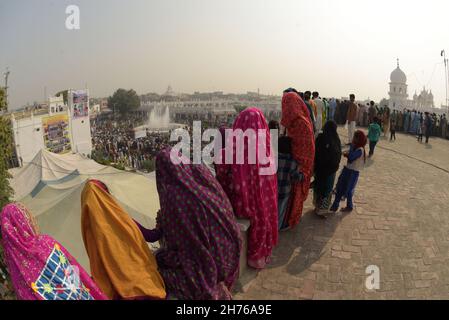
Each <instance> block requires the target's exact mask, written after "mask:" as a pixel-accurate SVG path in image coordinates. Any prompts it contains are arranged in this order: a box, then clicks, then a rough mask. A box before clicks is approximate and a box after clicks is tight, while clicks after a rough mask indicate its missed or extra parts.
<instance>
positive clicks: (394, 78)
mask: <svg viewBox="0 0 449 320" xmlns="http://www.w3.org/2000/svg"><path fill="white" fill-rule="evenodd" d="M390 81H391V82H393V83H407V76H406V75H405V73H404V71H402V70H401V69H400V68H399V65H398V67H397V68H396V69H394V70H393V72H392V73H391V75H390Z"/></svg>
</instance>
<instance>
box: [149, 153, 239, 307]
mask: <svg viewBox="0 0 449 320" xmlns="http://www.w3.org/2000/svg"><path fill="white" fill-rule="evenodd" d="M170 152H171V148H166V149H164V150H162V151H161V152H160V153H159V154H158V155H157V158H156V180H157V189H158V193H159V200H160V205H161V210H160V212H159V214H158V218H157V220H158V229H159V230H160V231H161V233H162V239H161V245H162V248H161V249H160V250H159V251H158V253H157V254H156V259H157V261H158V265H159V269H160V273H161V274H162V277H163V278H164V282H165V284H166V288H167V292H168V293H169V294H170V295H172V296H174V297H176V298H178V299H189V300H190V299H191V300H210V299H215V300H217V299H231V293H230V291H231V290H232V287H233V285H234V282H235V280H236V279H237V277H238V272H239V259H240V250H241V246H242V241H241V238H240V229H239V227H238V225H237V222H236V219H235V217H234V213H233V210H232V205H231V203H230V201H229V199H228V197H227V196H226V194H225V193H224V191H223V189H222V188H221V186H220V184H219V183H218V181H217V180H216V179H215V178H214V177H213V176H212V174H211V173H210V171H209V170H208V169H207V168H206V167H205V166H204V165H192V164H191V165H187V164H182V163H181V164H179V165H176V164H173V163H172V161H171V160H170Z"/></svg>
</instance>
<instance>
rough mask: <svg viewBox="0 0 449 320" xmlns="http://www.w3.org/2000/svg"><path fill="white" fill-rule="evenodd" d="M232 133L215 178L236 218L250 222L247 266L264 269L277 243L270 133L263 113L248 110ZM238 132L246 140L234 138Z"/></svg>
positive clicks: (275, 186) (274, 183)
mask: <svg viewBox="0 0 449 320" xmlns="http://www.w3.org/2000/svg"><path fill="white" fill-rule="evenodd" d="M233 132H234V135H233V138H232V139H233V143H232V148H231V143H230V142H231V140H227V141H226V142H227V146H226V148H225V149H223V156H222V162H221V164H217V165H216V170H217V179H218V181H219V182H220V184H221V185H222V187H223V189H224V190H225V192H226V194H227V195H228V196H229V199H230V200H231V203H232V207H233V208H234V213H235V215H236V216H237V217H240V218H245V219H249V220H250V223H251V225H250V227H249V230H248V255H247V256H248V265H249V266H250V267H252V268H256V269H263V268H264V267H265V266H266V264H267V263H268V262H269V258H270V256H271V252H272V249H273V247H274V246H275V245H276V244H277V241H278V203H277V176H276V169H275V167H276V165H275V162H274V153H273V150H272V148H271V143H270V131H269V129H268V125H267V122H266V120H265V117H264V115H263V114H262V112H261V111H260V110H259V109H256V108H248V109H246V110H244V111H242V112H241V113H240V114H239V116H238V117H237V119H236V120H235V122H234V126H233ZM239 132H241V133H242V134H246V135H247V136H248V137H249V138H248V139H247V138H245V137H244V136H243V137H241V139H237V138H238V133H239ZM260 133H263V134H260ZM230 139H231V138H230ZM237 140H239V141H240V142H238V141H237ZM250 146H252V147H250ZM238 154H240V155H242V157H241V159H238V158H240V157H237V155H238ZM250 155H251V156H250ZM226 158H228V161H226ZM251 158H252V159H251ZM231 159H232V161H230V160H231ZM237 160H242V161H237ZM251 160H253V161H251Z"/></svg>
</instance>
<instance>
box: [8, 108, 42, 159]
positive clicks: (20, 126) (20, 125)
mask: <svg viewBox="0 0 449 320" xmlns="http://www.w3.org/2000/svg"><path fill="white" fill-rule="evenodd" d="M44 116H47V115H44ZM42 118H43V116H42V115H40V116H32V117H28V118H24V119H19V120H13V128H14V141H15V144H16V150H17V157H18V158H19V159H20V157H22V161H23V164H24V165H26V162H31V160H33V158H34V156H35V155H36V154H37V153H38V152H39V151H40V150H41V149H42V148H44V135H43V128H42Z"/></svg>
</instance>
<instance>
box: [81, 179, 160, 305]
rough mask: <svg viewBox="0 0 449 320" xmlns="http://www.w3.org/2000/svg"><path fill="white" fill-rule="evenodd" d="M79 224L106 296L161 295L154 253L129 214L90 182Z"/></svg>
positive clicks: (93, 274) (94, 270) (94, 276)
mask: <svg viewBox="0 0 449 320" xmlns="http://www.w3.org/2000/svg"><path fill="white" fill-rule="evenodd" d="M81 207H82V209H81V210H82V216H81V228H82V233H83V240H84V245H85V247H86V251H87V254H88V256H89V260H90V268H91V272H92V277H93V278H94V280H95V282H96V283H97V284H98V286H99V287H100V288H101V290H102V291H103V292H104V293H105V294H106V295H107V296H108V297H109V298H110V299H164V298H165V297H166V292H165V285H164V281H163V279H162V277H161V275H160V274H159V272H158V269H157V263H156V259H155V257H154V255H153V254H152V252H151V251H150V249H149V248H148V245H147V243H146V242H145V239H144V238H143V235H142V233H141V232H140V230H139V228H138V227H137V225H136V224H135V223H134V221H133V220H132V219H131V217H130V216H129V215H128V214H127V213H126V212H125V211H124V210H123V209H122V208H121V206H120V205H119V204H118V203H117V202H116V201H115V199H114V198H113V197H112V196H111V195H110V194H109V193H107V192H106V191H104V190H103V189H101V188H100V187H99V186H97V185H96V184H94V183H92V182H87V183H86V185H85V187H84V189H83V193H82V195H81Z"/></svg>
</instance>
